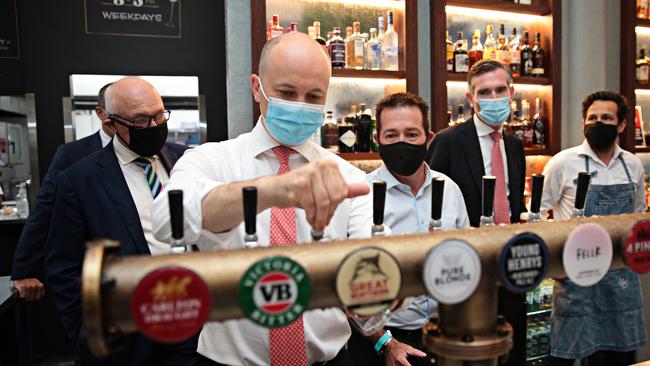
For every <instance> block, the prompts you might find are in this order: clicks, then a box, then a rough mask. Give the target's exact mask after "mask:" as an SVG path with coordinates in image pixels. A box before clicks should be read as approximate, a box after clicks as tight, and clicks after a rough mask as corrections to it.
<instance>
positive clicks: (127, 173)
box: [100, 132, 171, 255]
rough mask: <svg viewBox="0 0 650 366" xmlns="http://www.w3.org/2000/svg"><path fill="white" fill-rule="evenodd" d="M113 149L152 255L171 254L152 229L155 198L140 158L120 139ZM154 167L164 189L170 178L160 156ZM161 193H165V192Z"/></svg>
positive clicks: (117, 139)
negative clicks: (139, 163)
mask: <svg viewBox="0 0 650 366" xmlns="http://www.w3.org/2000/svg"><path fill="white" fill-rule="evenodd" d="M100 133H101V132H100ZM113 149H114V150H115V155H116V156H117V160H118V161H119V163H120V169H122V174H123V175H124V179H125V180H126V185H127V186H128V187H129V191H130V192H131V197H133V202H135V207H136V208H137V210H138V216H139V217H140V224H141V225H142V231H143V232H144V238H145V239H146V240H147V244H148V245H149V251H150V252H151V255H160V254H168V253H170V252H171V246H170V245H169V244H167V243H164V242H161V241H159V240H156V238H154V233H153V232H152V229H151V228H152V221H151V208H152V205H153V196H152V195H151V190H150V189H149V184H148V183H147V177H146V176H145V175H144V169H142V168H141V167H140V166H139V165H138V164H136V163H135V161H134V160H135V159H137V158H138V157H139V155H138V154H136V153H134V152H133V151H131V149H129V148H128V147H126V145H125V144H124V143H123V142H122V140H121V139H120V138H119V137H118V138H114V139H113ZM152 165H153V169H154V171H155V172H156V174H157V175H158V179H160V184H162V185H163V187H164V186H165V184H166V183H167V181H168V180H169V177H168V175H167V171H166V170H165V167H164V166H163V165H162V163H161V161H160V158H158V156H154V161H153V163H152ZM161 192H162V193H164V191H161ZM162 193H161V194H159V196H162V195H163V194H162ZM167 216H169V212H168V213H167Z"/></svg>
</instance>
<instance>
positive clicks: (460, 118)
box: [456, 104, 465, 124]
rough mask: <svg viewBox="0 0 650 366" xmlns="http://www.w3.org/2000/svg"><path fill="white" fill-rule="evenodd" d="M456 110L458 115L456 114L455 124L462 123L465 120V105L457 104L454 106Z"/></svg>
mask: <svg viewBox="0 0 650 366" xmlns="http://www.w3.org/2000/svg"><path fill="white" fill-rule="evenodd" d="M456 112H457V113H458V115H457V116H456V124H460V123H464V122H465V105H464V104H459V105H458V107H456Z"/></svg>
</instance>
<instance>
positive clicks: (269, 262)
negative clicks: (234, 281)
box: [239, 257, 311, 328]
mask: <svg viewBox="0 0 650 366" xmlns="http://www.w3.org/2000/svg"><path fill="white" fill-rule="evenodd" d="M310 298H311V282H310V280H309V276H308V275H307V272H306V271H305V269H304V268H302V266H300V265H299V264H298V263H296V262H294V261H292V260H291V259H289V258H286V257H270V258H264V259H261V260H259V261H257V262H256V263H254V264H253V265H252V266H251V267H250V268H248V270H247V271H246V273H244V276H243V277H242V280H241V282H240V284H239V301H240V304H241V308H242V310H243V311H244V314H245V315H246V316H247V317H248V318H249V319H250V320H252V321H254V322H255V323H257V324H259V325H261V326H263V327H267V328H277V327H282V326H285V325H287V324H289V323H291V322H293V321H294V320H296V319H298V317H300V315H301V314H302V313H303V312H304V311H305V310H307V307H308V306H309V300H310Z"/></svg>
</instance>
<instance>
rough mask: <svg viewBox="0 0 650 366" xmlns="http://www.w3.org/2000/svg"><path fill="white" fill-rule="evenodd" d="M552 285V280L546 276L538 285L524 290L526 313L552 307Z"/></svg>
mask: <svg viewBox="0 0 650 366" xmlns="http://www.w3.org/2000/svg"><path fill="white" fill-rule="evenodd" d="M553 285H554V281H553V280H552V279H550V278H547V279H545V280H544V281H542V283H540V284H539V286H537V287H536V288H534V289H532V290H530V291H527V292H526V312H527V313H534V312H538V311H540V310H550V309H551V308H552V306H553V305H552V300H553Z"/></svg>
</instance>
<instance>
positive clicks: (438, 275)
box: [422, 239, 481, 304]
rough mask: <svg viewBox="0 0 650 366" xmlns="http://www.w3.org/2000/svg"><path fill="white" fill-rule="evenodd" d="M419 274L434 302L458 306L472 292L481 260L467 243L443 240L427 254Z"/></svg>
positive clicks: (478, 274) (474, 288) (476, 283)
mask: <svg viewBox="0 0 650 366" xmlns="http://www.w3.org/2000/svg"><path fill="white" fill-rule="evenodd" d="M422 275H423V277H424V284H425V287H426V288H427V290H428V291H429V293H430V294H431V296H433V298H434V299H436V300H437V301H439V302H441V303H443V304H458V303H460V302H463V301H465V300H466V299H467V298H468V297H470V296H471V295H472V294H473V293H474V290H476V287H477V286H478V283H479V281H480V279H481V259H480V258H479V256H478V253H477V252H476V250H475V249H474V248H473V247H472V246H471V245H469V244H468V243H467V242H465V241H462V240H457V239H449V240H445V241H444V242H442V243H440V244H439V245H437V246H436V247H435V248H433V249H432V250H431V251H430V252H429V254H428V255H427V258H426V259H425V262H424V270H423V273H422Z"/></svg>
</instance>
